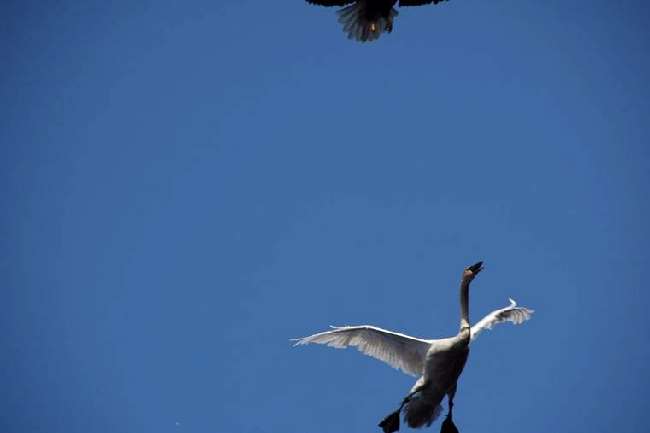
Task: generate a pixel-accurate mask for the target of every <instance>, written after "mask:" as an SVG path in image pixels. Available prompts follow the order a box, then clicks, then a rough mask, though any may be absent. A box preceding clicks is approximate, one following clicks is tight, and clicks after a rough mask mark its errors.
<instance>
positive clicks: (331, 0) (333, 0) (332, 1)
mask: <svg viewBox="0 0 650 433" xmlns="http://www.w3.org/2000/svg"><path fill="white" fill-rule="evenodd" d="M355 1H356V0H307V3H311V4H313V5H320V6H345V5H347V4H349V3H354V2H355Z"/></svg>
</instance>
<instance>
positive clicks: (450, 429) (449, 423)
mask: <svg viewBox="0 0 650 433" xmlns="http://www.w3.org/2000/svg"><path fill="white" fill-rule="evenodd" d="M440 433H459V432H458V429H457V428H456V424H454V421H453V420H452V418H451V408H450V409H449V413H448V414H447V418H445V420H444V421H443V422H442V425H441V426H440Z"/></svg>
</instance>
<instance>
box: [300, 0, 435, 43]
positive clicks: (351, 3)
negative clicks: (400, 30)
mask: <svg viewBox="0 0 650 433" xmlns="http://www.w3.org/2000/svg"><path fill="white" fill-rule="evenodd" d="M442 1H447V0H399V6H400V7H402V6H422V5H425V4H429V3H433V4H438V3H440V2H442ZM307 2H308V3H312V4H317V5H321V6H344V7H343V8H341V9H339V10H338V12H337V14H338V16H339V22H340V23H341V24H342V25H343V30H344V31H345V32H346V33H347V34H348V37H349V38H351V39H356V40H358V41H362V42H366V41H374V40H375V39H377V38H379V36H380V35H381V34H382V33H383V32H387V33H390V32H391V31H393V18H395V17H396V16H397V15H398V13H397V10H395V8H394V6H395V4H396V3H397V2H398V0H356V1H355V0H307Z"/></svg>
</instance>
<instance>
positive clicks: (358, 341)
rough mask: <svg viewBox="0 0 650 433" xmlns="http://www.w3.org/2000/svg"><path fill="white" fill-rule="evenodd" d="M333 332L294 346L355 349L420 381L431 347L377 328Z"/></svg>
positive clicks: (406, 336) (419, 340)
mask: <svg viewBox="0 0 650 433" xmlns="http://www.w3.org/2000/svg"><path fill="white" fill-rule="evenodd" d="M332 328H333V329H332V330H331V331H326V332H320V333H318V334H314V335H310V336H309V337H304V338H298V339H295V340H294V341H296V344H295V346H299V345H303V344H309V343H317V344H326V345H328V346H330V347H335V348H337V349H344V348H346V347H349V346H352V347H356V348H357V349H358V350H359V352H361V353H364V354H366V355H368V356H372V357H373V358H377V359H379V360H380V361H383V362H385V363H386V364H388V365H390V366H391V367H393V368H398V369H400V370H402V371H403V372H404V373H406V374H410V375H411V376H415V377H418V376H420V375H422V369H423V366H424V358H425V355H426V354H427V350H428V349H429V346H430V343H429V342H428V341H427V340H421V339H419V338H415V337H409V336H408V335H404V334H400V333H397V332H390V331H387V330H385V329H381V328H378V327H376V326H367V325H365V326H341V327H334V326H333V327H332Z"/></svg>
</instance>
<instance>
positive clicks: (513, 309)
mask: <svg viewBox="0 0 650 433" xmlns="http://www.w3.org/2000/svg"><path fill="white" fill-rule="evenodd" d="M509 300H510V305H508V306H507V307H505V308H502V309H500V310H494V311H493V312H491V313H490V314H488V315H487V316H485V317H484V318H482V319H481V320H479V321H478V322H477V323H476V324H475V325H474V326H472V329H471V332H470V335H471V339H472V341H473V340H474V339H475V338H476V337H478V335H479V334H480V333H481V331H483V330H484V329H492V327H493V326H494V325H496V324H497V323H503V322H512V323H514V324H515V325H519V324H521V323H523V322H525V321H526V320H528V319H530V317H531V316H532V315H533V313H534V312H535V310H531V309H529V308H525V307H517V303H516V302H515V301H514V300H513V299H512V298H510V299H509Z"/></svg>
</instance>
